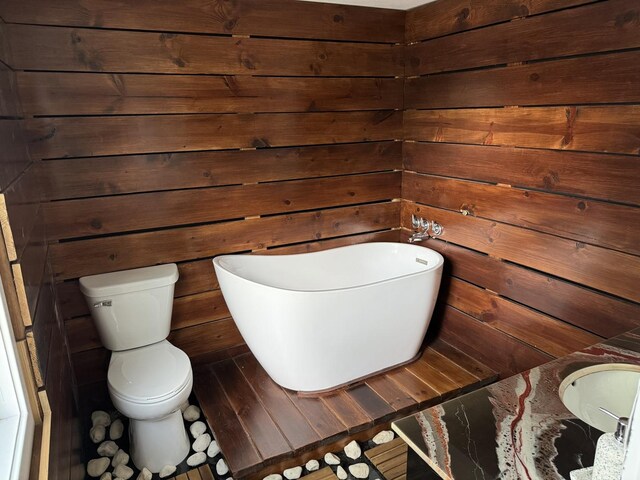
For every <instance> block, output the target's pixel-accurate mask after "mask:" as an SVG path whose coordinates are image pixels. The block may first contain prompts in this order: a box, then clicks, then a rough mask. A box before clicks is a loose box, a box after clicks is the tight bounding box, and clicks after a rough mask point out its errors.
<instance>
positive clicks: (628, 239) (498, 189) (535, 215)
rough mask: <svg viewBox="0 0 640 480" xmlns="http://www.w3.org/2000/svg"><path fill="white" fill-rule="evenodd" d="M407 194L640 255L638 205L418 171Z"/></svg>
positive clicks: (406, 180) (406, 185)
mask: <svg viewBox="0 0 640 480" xmlns="http://www.w3.org/2000/svg"><path fill="white" fill-rule="evenodd" d="M635 180H637V179H635ZM403 197H404V198H411V199H413V200H414V201H416V202H418V203H424V204H427V205H431V206H434V207H439V208H446V209H448V210H454V211H458V212H464V213H466V214H468V215H473V216H476V217H482V218H487V219H490V220H496V221H499V222H503V223H508V224H511V225H517V226H520V227H525V228H529V229H531V230H537V231H540V232H545V233H550V234H552V235H558V236H560V237H564V238H569V239H572V240H577V241H580V242H584V243H589V244H593V245H598V246H601V247H606V248H611V249H615V250H621V251H624V252H627V253H633V254H635V255H640V209H639V208H637V207H632V206H627V205H618V204H612V203H607V202H599V201H596V200H584V199H580V198H575V197H567V196H562V195H556V194H551V193H545V192H537V191H531V190H522V189H519V188H510V187H507V186H501V185H488V184H484V183H477V182H470V181H464V180H455V179H451V178H442V177H434V176H430V175H420V174H416V173H406V174H405V175H404V177H403Z"/></svg>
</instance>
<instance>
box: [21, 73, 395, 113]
mask: <svg viewBox="0 0 640 480" xmlns="http://www.w3.org/2000/svg"><path fill="white" fill-rule="evenodd" d="M18 82H19V84H20V96H21V99H22V105H23V109H24V110H25V112H26V113H27V114H29V115H148V114H166V113H253V112H307V111H311V112H321V111H345V110H384V109H394V108H397V107H398V106H402V88H403V81H402V79H399V78H291V77H248V76H233V75H226V76H204V75H131V74H95V73H45V72H21V73H19V74H18Z"/></svg>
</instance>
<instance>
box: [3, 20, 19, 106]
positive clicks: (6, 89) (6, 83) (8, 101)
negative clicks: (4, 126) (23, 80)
mask: <svg viewBox="0 0 640 480" xmlns="http://www.w3.org/2000/svg"><path fill="white" fill-rule="evenodd" d="M3 28H4V27H3V26H2V23H0V51H1V50H2V44H1V37H2V29H3ZM1 59H3V56H2V54H1V53H0V60H1ZM15 77H16V74H15V72H14V71H13V70H11V69H10V68H9V67H8V66H7V65H5V64H4V63H2V62H1V61H0V92H2V94H1V95H0V117H5V118H19V117H22V115H23V113H22V106H21V104H20V99H19V97H18V92H17V84H16V78H15Z"/></svg>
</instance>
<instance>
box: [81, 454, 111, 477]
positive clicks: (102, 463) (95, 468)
mask: <svg viewBox="0 0 640 480" xmlns="http://www.w3.org/2000/svg"><path fill="white" fill-rule="evenodd" d="M109 463H110V460H109V459H108V458H106V457H102V458H94V459H93V460H89V463H88V464H87V475H89V476H90V477H94V478H98V477H99V476H100V475H102V474H103V473H104V472H105V471H106V470H107V468H108V467H109Z"/></svg>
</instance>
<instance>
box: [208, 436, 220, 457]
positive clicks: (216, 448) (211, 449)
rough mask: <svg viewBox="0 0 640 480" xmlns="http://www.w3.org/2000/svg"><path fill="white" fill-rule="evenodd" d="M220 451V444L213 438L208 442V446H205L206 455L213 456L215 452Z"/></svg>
mask: <svg viewBox="0 0 640 480" xmlns="http://www.w3.org/2000/svg"><path fill="white" fill-rule="evenodd" d="M219 453H220V446H219V445H218V442H216V441H215V440H213V441H212V442H211V443H210V444H209V448H207V456H209V457H211V458H213V457H215V456H216V455H217V454H219Z"/></svg>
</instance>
